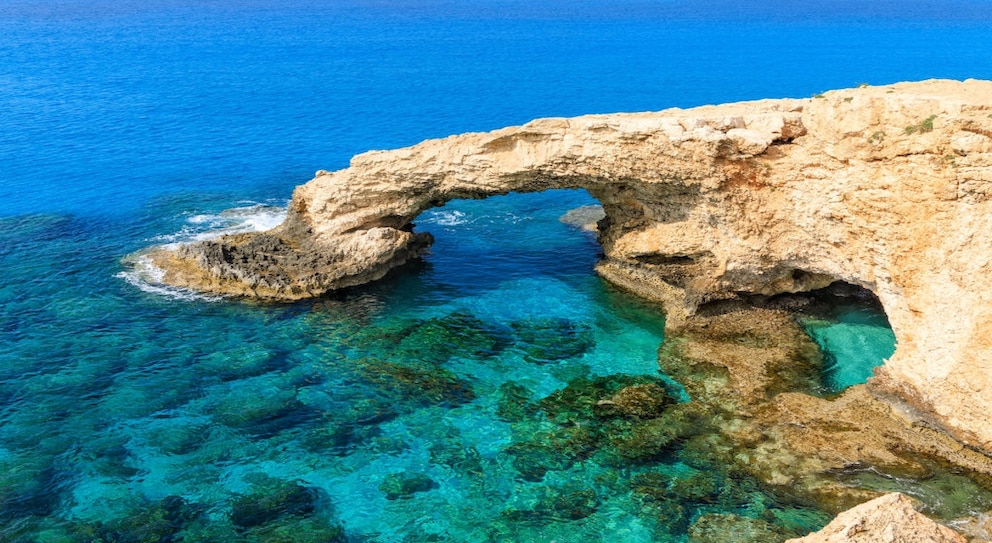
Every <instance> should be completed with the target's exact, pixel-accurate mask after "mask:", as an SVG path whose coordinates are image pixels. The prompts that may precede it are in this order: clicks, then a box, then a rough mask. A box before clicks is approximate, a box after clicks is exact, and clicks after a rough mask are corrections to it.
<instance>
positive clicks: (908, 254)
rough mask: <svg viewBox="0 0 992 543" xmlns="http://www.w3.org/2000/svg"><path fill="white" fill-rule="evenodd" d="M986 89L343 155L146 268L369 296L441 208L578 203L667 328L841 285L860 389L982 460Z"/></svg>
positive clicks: (824, 99) (987, 301) (991, 91)
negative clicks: (584, 194)
mask: <svg viewBox="0 0 992 543" xmlns="http://www.w3.org/2000/svg"><path fill="white" fill-rule="evenodd" d="M990 166H992V82H987V81H974V80H969V81H965V82H957V81H923V82H918V83H899V84H895V85H890V86H884V87H862V88H856V89H846V90H838V91H831V92H827V93H824V94H823V95H817V96H815V97H812V98H807V99H801V100H798V99H783V100H763V101H757V102H744V103H734V104H724V105H719V106H705V107H700V108H694V109H689V110H680V109H671V110H665V111H661V112H657V113H638V114H612V115H590V116H584V117H578V118H573V119H540V120H536V121H533V122H531V123H528V124H526V125H524V126H520V127H511V128H504V129H501V130H497V131H494V132H489V133H473V134H463V135H458V136H452V137H449V138H445V139H438V140H428V141H425V142H423V143H420V144H418V145H415V146H413V147H409V148H405V149H398V150H393V151H373V152H368V153H365V154H362V155H359V156H356V157H355V158H354V159H353V160H352V163H351V166H350V167H349V168H347V169H344V170H340V171H337V172H323V171H322V172H318V175H317V176H316V177H315V178H314V179H313V180H311V181H310V182H308V183H307V184H305V185H302V186H300V187H299V188H297V189H296V191H295V193H294V195H293V200H292V203H291V204H290V210H289V214H288V217H287V219H286V221H285V223H283V224H282V225H281V226H279V227H277V228H276V229H274V230H271V231H269V232H264V233H258V234H241V235H236V236H229V237H223V238H220V239H217V240H212V241H206V242H199V243H195V244H190V245H186V246H182V247H180V248H178V249H174V250H170V251H166V250H161V251H158V252H157V253H155V254H154V256H153V259H154V261H155V262H156V263H157V265H158V266H159V267H161V268H163V269H164V270H165V277H164V281H165V282H167V283H170V284H173V285H177V286H184V287H190V288H194V289H198V290H203V291H208V292H213V293H220V294H232V295H244V296H255V297H262V298H270V299H299V298H305V297H312V296H319V295H321V294H323V293H326V292H328V291H330V290H334V289H338V288H342V287H347V286H352V285H357V284H362V283H366V282H368V281H373V280H376V279H378V278H380V277H382V276H383V275H385V273H387V272H388V271H389V270H390V269H392V268H394V267H396V266H399V265H401V264H403V263H404V262H406V261H408V260H410V259H413V258H416V257H417V256H419V255H421V254H422V253H423V251H424V250H425V249H426V248H427V247H429V245H430V242H431V239H430V236H429V234H427V233H417V232H415V231H414V230H413V227H412V223H411V221H413V220H414V219H415V218H416V217H417V215H419V214H420V213H421V212H423V211H424V210H426V209H430V208H432V207H437V206H440V205H443V204H444V202H446V201H448V200H451V199H454V198H484V197H486V196H490V195H494V194H504V193H507V192H512V191H524V192H529V191H541V190H545V189H549V188H574V187H581V188H585V189H587V190H588V191H589V192H590V193H591V194H592V195H593V196H595V197H596V198H597V199H599V200H600V202H602V204H603V208H604V209H605V212H606V218H605V219H603V220H602V221H600V223H599V228H598V232H599V234H598V235H599V238H600V242H601V244H602V246H603V250H604V254H605V258H604V260H603V261H602V263H601V264H600V265H599V266H598V271H599V273H600V274H601V275H602V276H603V277H605V278H606V279H608V280H610V281H612V282H614V283H616V284H618V285H620V286H623V287H625V288H627V289H630V290H632V291H634V292H636V293H639V294H640V295H642V296H645V297H648V298H652V299H656V300H659V301H661V302H663V303H664V304H665V309H666V312H667V315H668V326H669V327H670V328H671V329H678V328H679V327H680V326H683V325H684V324H685V322H686V319H687V318H688V317H690V316H692V315H694V314H695V313H697V312H698V311H700V310H702V309H705V308H707V307H713V306H714V304H717V305H718V304H720V303H724V302H725V301H727V300H730V301H733V300H735V299H740V298H746V297H748V296H755V295H772V294H776V293H782V292H797V291H804V290H810V289H814V288H819V287H823V286H825V285H827V284H829V283H830V282H832V281H834V280H843V281H846V282H848V283H851V284H854V285H859V286H862V287H865V288H867V289H869V290H871V291H873V292H874V293H875V294H876V295H877V296H878V298H879V300H880V301H881V303H882V304H883V306H884V308H885V311H886V313H887V314H888V317H889V320H890V322H891V324H892V327H893V329H894V331H895V334H896V337H897V340H898V348H897V350H896V353H895V355H894V356H893V357H892V359H891V360H889V361H888V362H887V363H886V364H885V365H884V366H883V367H882V368H880V369H879V371H878V372H877V376H876V377H875V378H874V379H873V380H872V382H871V385H870V386H871V387H872V388H873V389H874V390H875V391H876V392H882V391H884V392H889V393H894V394H896V395H897V396H898V397H900V398H902V399H904V400H908V401H909V403H910V404H911V405H912V406H913V407H915V408H916V409H918V410H919V412H920V413H922V414H924V416H925V418H926V419H927V420H928V421H929V422H932V423H938V424H940V425H942V426H943V427H944V428H946V429H948V430H950V431H951V432H952V433H953V434H954V435H955V436H956V437H957V438H958V439H960V440H962V441H963V442H965V443H966V444H969V445H972V446H975V447H978V448H980V449H983V450H985V451H992V424H988V414H989V413H992V395H989V394H985V393H983V391H986V390H989V389H990V386H992V350H990V347H992V288H989V287H990V285H989V283H990V282H992V279H990V278H992V274H990V272H992V264H990V259H992V204H990V199H992V167H990Z"/></svg>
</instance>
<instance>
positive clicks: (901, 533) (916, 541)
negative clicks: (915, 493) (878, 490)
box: [787, 493, 966, 543]
mask: <svg viewBox="0 0 992 543" xmlns="http://www.w3.org/2000/svg"><path fill="white" fill-rule="evenodd" d="M965 541H966V540H965V538H964V537H962V536H961V534H958V533H956V532H955V531H954V530H951V529H950V528H948V527H946V526H941V525H940V524H937V523H936V522H934V521H932V520H930V519H928V518H927V517H925V516H924V515H922V514H920V513H918V512H917V511H916V509H914V508H913V501H912V500H910V499H909V498H907V497H906V496H903V495H902V494H899V493H892V494H886V495H885V496H882V497H879V498H875V499H874V500H871V501H869V502H867V503H863V504H861V505H859V506H857V507H855V508H853V509H851V510H849V511H845V512H843V513H841V514H840V515H837V518H835V519H834V520H833V521H832V522H831V523H830V524H828V525H827V526H826V527H824V528H823V529H822V530H820V531H819V532H816V533H813V534H810V535H808V536H806V537H800V538H798V539H790V540H789V541H788V542H787V543H883V542H892V543H895V542H899V543H965Z"/></svg>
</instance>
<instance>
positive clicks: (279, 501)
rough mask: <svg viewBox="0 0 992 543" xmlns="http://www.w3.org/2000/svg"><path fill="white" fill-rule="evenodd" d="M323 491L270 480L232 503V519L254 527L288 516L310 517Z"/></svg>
mask: <svg viewBox="0 0 992 543" xmlns="http://www.w3.org/2000/svg"><path fill="white" fill-rule="evenodd" d="M320 500H321V492H320V491H319V490H318V489H316V488H313V487H307V486H303V485H301V484H300V483H287V482H281V481H275V480H273V481H270V482H269V483H268V484H267V485H265V486H264V487H262V488H256V489H255V490H254V491H253V492H252V493H251V494H248V495H246V496H242V497H240V498H238V499H236V500H235V501H234V502H233V503H232V504H231V522H232V523H233V524H234V525H235V526H237V527H238V528H240V529H246V528H254V527H258V526H262V525H264V524H268V523H270V522H274V521H277V520H280V519H283V518H286V517H308V516H310V515H312V514H313V513H314V512H315V511H316V510H317V504H318V503H319V501H320Z"/></svg>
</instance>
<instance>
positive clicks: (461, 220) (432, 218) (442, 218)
mask: <svg viewBox="0 0 992 543" xmlns="http://www.w3.org/2000/svg"><path fill="white" fill-rule="evenodd" d="M422 217H423V219H424V222H427V223H429V224H437V225H440V226H458V225H461V224H467V223H469V222H471V221H470V220H469V218H468V215H466V214H465V213H464V212H462V211H457V210H454V211H449V210H446V209H431V210H429V211H427V212H426V213H424V214H423V216H422Z"/></svg>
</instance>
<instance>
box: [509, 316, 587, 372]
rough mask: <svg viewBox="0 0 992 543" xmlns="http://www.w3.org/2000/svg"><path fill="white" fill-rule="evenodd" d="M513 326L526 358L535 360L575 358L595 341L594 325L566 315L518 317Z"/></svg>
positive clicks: (536, 362)
mask: <svg viewBox="0 0 992 543" xmlns="http://www.w3.org/2000/svg"><path fill="white" fill-rule="evenodd" d="M511 326H512V328H513V330H514V331H515V332H516V334H517V338H518V345H520V348H521V349H523V352H524V360H526V361H528V362H533V363H535V364H550V363H553V362H557V361H559V360H565V359H568V358H574V357H577V356H579V355H581V354H583V353H585V352H586V351H588V350H589V349H591V348H593V347H594V346H595V345H596V339H595V338H594V337H593V334H592V328H591V327H589V326H588V325H586V324H582V323H576V322H573V321H570V320H568V319H564V318H548V319H534V320H527V321H517V322H514V323H512V324H511Z"/></svg>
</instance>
